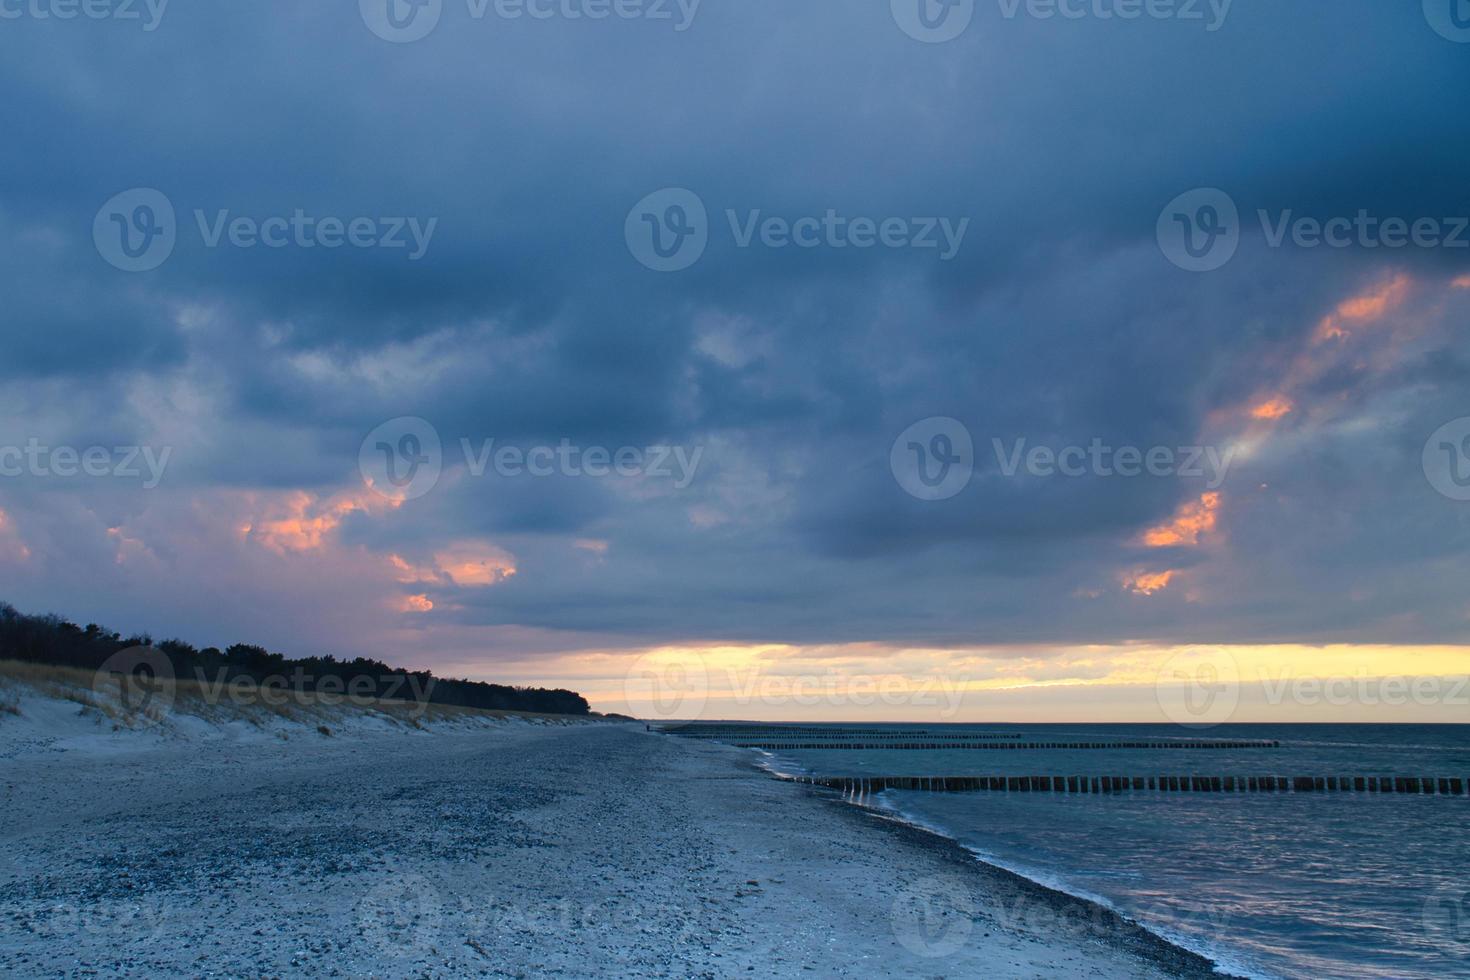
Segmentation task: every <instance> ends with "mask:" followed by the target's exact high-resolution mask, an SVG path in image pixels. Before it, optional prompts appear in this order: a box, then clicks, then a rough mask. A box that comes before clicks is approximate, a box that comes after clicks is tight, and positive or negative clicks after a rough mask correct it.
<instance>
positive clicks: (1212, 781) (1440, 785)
mask: <svg viewBox="0 0 1470 980" xmlns="http://www.w3.org/2000/svg"><path fill="white" fill-rule="evenodd" d="M787 778H790V779H793V780H795V781H796V782H799V783H808V784H812V785H816V786H824V787H826V788H828V789H835V790H840V791H842V792H844V793H847V794H851V795H856V796H866V795H868V794H870V793H881V792H882V791H883V790H885V789H901V790H920V791H928V792H935V793H971V792H979V791H988V792H1001V793H1098V794H1106V793H1129V792H1150V791H1151V792H1161V793H1408V794H1416V793H1418V794H1430V795H1434V794H1438V795H1441V796H1463V795H1465V789H1466V783H1467V781H1466V780H1464V779H1462V778H1459V777H1446V776H790V777H787Z"/></svg>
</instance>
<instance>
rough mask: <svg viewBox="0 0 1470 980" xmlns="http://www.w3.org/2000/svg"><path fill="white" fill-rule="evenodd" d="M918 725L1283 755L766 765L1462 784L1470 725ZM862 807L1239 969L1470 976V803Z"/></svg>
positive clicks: (866, 757)
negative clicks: (1253, 744)
mask: <svg viewBox="0 0 1470 980" xmlns="http://www.w3.org/2000/svg"><path fill="white" fill-rule="evenodd" d="M814 727H816V726H814ZM821 727H824V728H826V731H827V734H826V735H824V736H816V740H818V741H821V740H823V739H824V738H833V739H836V740H839V741H840V740H844V738H846V739H851V740H853V741H862V740H863V739H864V738H866V736H844V734H843V733H844V730H845V729H844V726H821ZM850 727H853V728H857V727H861V728H863V729H868V730H871V729H873V728H887V730H888V731H890V732H892V733H902V732H905V731H912V730H913V729H906V728H905V727H904V726H874V725H862V726H850ZM923 729H924V730H925V731H929V732H943V733H945V734H965V733H977V734H978V733H983V732H1015V733H1019V734H1021V735H1022V736H1023V738H1024V739H1034V740H1039V741H1059V740H1060V741H1087V742H1094V743H1110V742H1113V741H1119V740H1138V739H1145V738H1146V739H1180V738H1186V739H1197V738H1207V739H1262V740H1279V741H1280V743H1281V745H1280V747H1279V748H1261V749H1255V748H1252V749H1231V750H1184V751H1181V750H1125V749H1115V750H1106V749H1105V750H1096V749H1094V750H1082V751H1078V750H1044V751H969V750H955V749H938V750H921V751H900V750H883V749H874V750H871V751H870V750H859V751H851V750H843V751H837V750H829V749H800V750H777V751H774V752H773V753H771V760H770V763H771V765H772V767H773V768H775V769H777V770H778V771H786V772H791V773H808V774H816V775H885V776H892V775H923V776H937V775H946V776H954V775H1004V774H1014V775H1085V774H1089V773H1091V774H1106V775H1117V776H1123V775H1128V776H1132V775H1143V776H1147V775H1227V774H1239V775H1280V776H1306V775H1324V776H1325V775H1348V776H1351V775H1365V776H1366V775H1377V776H1390V775H1414V776H1437V777H1455V776H1458V777H1460V778H1461V779H1466V778H1467V777H1470V726H1435V725H1364V726H1349V725H1344V726H1323V725H1227V726H1220V727H1217V728H1214V729H1211V730H1210V731H1208V732H1193V731H1186V730H1183V729H1179V728H1173V727H1168V726H1150V725H1072V726H1061V725H999V726H980V725H943V726H935V725H929V726H923ZM916 737H917V738H922V736H916ZM781 738H783V739H790V738H800V740H801V741H811V740H812V737H811V736H805V735H803V736H781ZM731 740H732V741H733V740H735V739H731ZM870 802H871V803H872V804H873V805H876V806H882V807H885V808H888V809H890V810H892V811H894V812H896V813H899V814H901V815H902V816H904V817H905V818H907V819H910V820H912V821H914V822H916V823H920V824H922V825H924V826H927V827H929V828H931V829H934V830H937V831H940V832H942V833H945V834H947V835H949V836H951V837H953V838H955V839H956V840H958V841H960V842H961V843H963V844H965V845H966V846H968V847H969V848H971V849H972V850H973V851H974V852H975V853H976V854H977V855H979V856H980V857H981V858H982V859H984V860H988V861H991V862H993V863H996V864H999V865H1001V866H1003V867H1007V868H1010V869H1011V870H1013V871H1018V872H1020V873H1021V874H1024V875H1027V876H1028V877H1031V878H1033V879H1035V880H1038V881H1040V882H1042V883H1044V884H1047V885H1051V886H1053V887H1057V888H1061V889H1063V890H1066V891H1071V892H1073V893H1075V894H1079V895H1083V896H1086V897H1089V898H1093V899H1097V900H1101V901H1102V902H1104V903H1105V904H1108V905H1111V906H1113V907H1114V908H1117V909H1118V910H1120V911H1122V912H1123V913H1125V914H1128V915H1130V916H1132V917H1134V918H1136V919H1138V921H1140V922H1142V923H1143V924H1145V925H1147V926H1149V927H1150V928H1151V929H1153V930H1154V931H1156V932H1159V933H1161V934H1163V935H1166V936H1168V937H1169V938H1170V939H1173V940H1174V941H1176V942H1179V943H1180V944H1181V945H1185V946H1187V947H1189V948H1191V949H1194V950H1196V951H1198V952H1201V953H1204V954H1205V955H1207V956H1210V957H1211V958H1213V959H1216V960H1217V961H1219V962H1220V963H1221V964H1222V965H1223V966H1225V967H1226V968H1228V969H1229V970H1231V971H1232V972H1236V973H1243V974H1246V975H1250V976H1257V977H1283V978H1287V977H1289V978H1297V977H1301V978H1312V980H1316V978H1322V977H1435V978H1443V977H1470V796H1459V797H1453V796H1438V795H1434V796H1423V795H1419V796H1409V795H1386V796H1385V795H1374V794H1359V793H1346V794H1342V793H1324V794H1308V793H1286V794H1249V793H1248V794H1224V793H1219V794H1217V793H1171V794H1161V793H1149V792H1143V793H1128V794H1123V795H1117V796H1108V795H1102V796H1094V795H1086V796H1082V795H1066V794H1061V795H1057V794H1049V793H994V792H980V793H926V792H908V791H894V790H890V791H887V792H884V793H882V794H879V795H878V796H877V797H875V798H874V799H872V800H870Z"/></svg>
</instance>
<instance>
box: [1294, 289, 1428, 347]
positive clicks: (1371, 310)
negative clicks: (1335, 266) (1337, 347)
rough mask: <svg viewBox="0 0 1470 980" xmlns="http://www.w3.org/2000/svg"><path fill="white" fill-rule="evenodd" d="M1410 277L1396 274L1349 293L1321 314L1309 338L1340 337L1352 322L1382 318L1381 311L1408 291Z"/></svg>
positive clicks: (1321, 340)
mask: <svg viewBox="0 0 1470 980" xmlns="http://www.w3.org/2000/svg"><path fill="white" fill-rule="evenodd" d="M1412 285H1413V280H1412V279H1410V278H1409V277H1408V276H1407V275H1403V274H1400V275H1396V276H1394V277H1393V278H1392V279H1390V280H1388V281H1387V282H1385V283H1384V284H1383V285H1381V286H1377V287H1374V288H1373V289H1370V290H1368V291H1367V292H1365V293H1360V294H1358V295H1357V296H1351V297H1349V298H1347V299H1345V300H1343V301H1342V302H1341V303H1339V304H1338V305H1337V309H1336V310H1334V311H1333V312H1332V313H1330V314H1328V315H1327V316H1325V317H1323V318H1322V320H1321V322H1320V323H1318V324H1317V332H1316V334H1315V335H1313V340H1315V341H1316V342H1318V343H1321V342H1323V341H1326V340H1344V339H1346V338H1347V336H1348V334H1349V328H1350V327H1351V326H1353V325H1366V324H1369V323H1373V322H1374V321H1376V320H1379V319H1382V318H1383V316H1384V314H1386V313H1388V312H1389V311H1391V310H1393V309H1395V308H1396V307H1398V306H1399V304H1401V303H1402V302H1403V301H1404V299H1405V298H1406V297H1407V296H1408V295H1409V288H1410V287H1411V286H1412Z"/></svg>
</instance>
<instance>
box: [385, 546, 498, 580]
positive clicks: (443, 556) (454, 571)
mask: <svg viewBox="0 0 1470 980" xmlns="http://www.w3.org/2000/svg"><path fill="white" fill-rule="evenodd" d="M388 561H389V563H390V564H391V565H392V566H393V569H394V572H395V577H396V578H397V579H398V581H400V582H404V583H413V582H428V583H430V584H433V585H445V586H449V585H457V586H471V587H484V586H489V585H498V584H499V583H501V582H504V581H505V580H506V579H508V578H511V577H513V576H514V575H515V574H516V559H515V556H514V555H512V554H511V553H510V552H508V551H506V550H505V549H503V548H498V547H496V546H495V545H493V544H490V543H489V542H486V541H461V542H458V543H456V544H453V545H450V546H449V547H448V548H445V549H443V550H440V551H436V552H435V553H434V555H433V558H432V560H430V561H429V562H426V563H424V564H419V565H415V564H413V563H411V562H409V561H407V560H405V559H404V558H403V557H402V556H401V555H389V556H388Z"/></svg>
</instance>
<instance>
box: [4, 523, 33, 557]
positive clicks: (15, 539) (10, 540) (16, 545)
mask: <svg viewBox="0 0 1470 980" xmlns="http://www.w3.org/2000/svg"><path fill="white" fill-rule="evenodd" d="M30 557H31V549H30V548H27V547H26V544H25V542H24V541H22V540H21V539H20V535H19V533H18V532H17V530H16V527H15V521H14V520H13V519H12V518H11V516H10V515H9V514H7V513H6V512H5V511H4V510H0V559H8V560H10V561H17V562H20V561H27V560H29V559H30Z"/></svg>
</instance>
